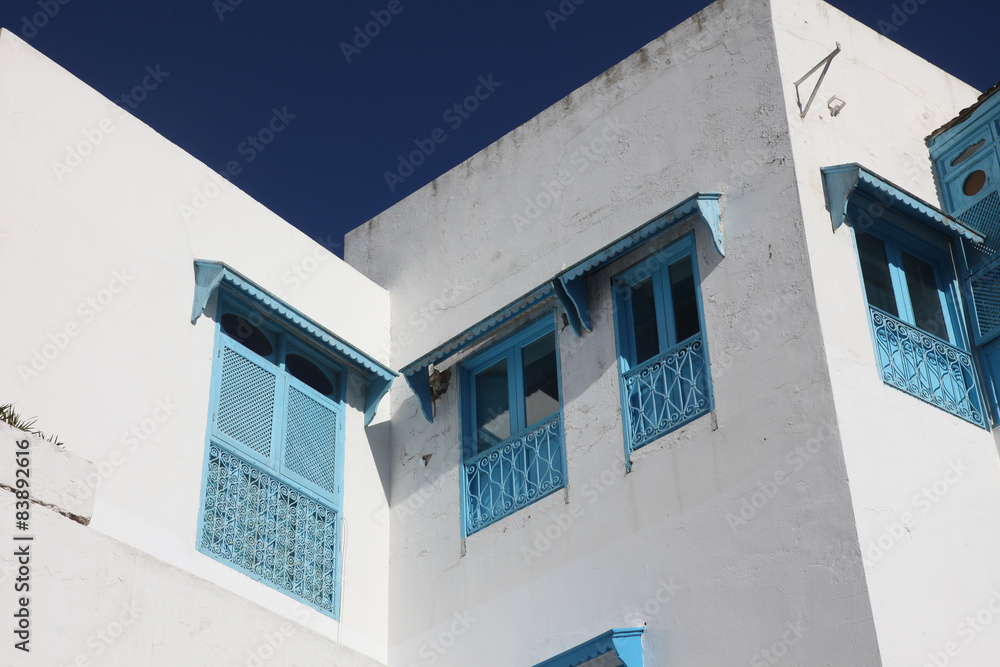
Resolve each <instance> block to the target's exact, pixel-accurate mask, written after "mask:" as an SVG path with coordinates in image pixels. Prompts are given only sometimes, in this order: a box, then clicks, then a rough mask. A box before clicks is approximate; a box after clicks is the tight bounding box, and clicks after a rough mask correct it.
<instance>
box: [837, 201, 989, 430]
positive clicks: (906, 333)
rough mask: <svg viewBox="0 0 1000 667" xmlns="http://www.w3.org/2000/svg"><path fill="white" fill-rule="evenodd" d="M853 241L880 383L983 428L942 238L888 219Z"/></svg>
mask: <svg viewBox="0 0 1000 667" xmlns="http://www.w3.org/2000/svg"><path fill="white" fill-rule="evenodd" d="M852 210H853V209H852ZM894 221H895V222H894ZM854 238H855V243H856V246H857V251H858V260H859V265H860V267H861V276H862V279H863V284H864V292H865V298H866V300H867V302H868V314H869V320H870V324H871V330H872V338H873V341H874V345H875V353H876V362H877V364H878V368H879V374H880V376H881V377H882V380H883V381H884V382H885V383H886V384H888V385H891V386H894V387H896V388H898V389H900V390H902V391H904V392H906V393H908V394H911V395H912V396H915V397H916V398H919V399H921V400H923V401H926V402H928V403H930V404H932V405H935V406H937V407H939V408H941V409H943V410H946V411H948V412H951V413H952V414H955V415H957V416H959V417H961V418H962V419H965V420H967V421H971V422H973V423H975V424H979V425H980V426H985V412H984V410H983V402H982V397H981V395H980V392H979V387H978V383H977V381H976V371H975V367H974V365H973V361H972V357H971V356H970V354H969V343H968V338H967V336H966V331H965V328H964V321H963V317H962V312H961V310H960V298H959V291H958V284H957V282H956V280H955V271H954V268H953V263H952V258H951V250H950V244H949V242H948V241H947V239H944V238H941V237H938V235H936V234H934V233H932V232H930V231H927V230H921V229H920V228H918V227H916V226H914V225H912V224H909V223H907V222H906V221H904V220H902V219H899V220H896V219H895V216H888V215H886V216H885V217H884V218H883V219H881V220H880V221H879V223H878V224H877V225H875V226H873V227H872V228H871V229H867V230H860V229H855V234H854Z"/></svg>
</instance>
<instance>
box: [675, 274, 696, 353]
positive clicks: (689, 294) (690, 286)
mask: <svg viewBox="0 0 1000 667" xmlns="http://www.w3.org/2000/svg"><path fill="white" fill-rule="evenodd" d="M670 294H671V295H672V296H673V299H674V327H675V328H676V330H677V340H675V341H671V342H672V343H674V344H677V343H679V342H681V341H682V340H687V339H688V338H690V337H691V336H693V335H695V334H696V333H698V331H699V330H700V327H699V326H698V299H697V297H696V296H695V293H694V270H693V268H692V266H691V256H690V255H688V256H687V257H685V258H683V259H681V260H679V261H677V262H674V263H673V264H671V265H670Z"/></svg>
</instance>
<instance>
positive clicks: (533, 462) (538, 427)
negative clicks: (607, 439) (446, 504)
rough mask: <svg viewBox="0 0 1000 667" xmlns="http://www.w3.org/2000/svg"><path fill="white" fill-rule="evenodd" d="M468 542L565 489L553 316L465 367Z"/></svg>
mask: <svg viewBox="0 0 1000 667" xmlns="http://www.w3.org/2000/svg"><path fill="white" fill-rule="evenodd" d="M459 382H460V386H461V394H462V396H461V400H462V510H463V511H462V518H463V520H462V530H463V535H471V534H472V533H474V532H476V531H477V530H480V529H482V528H485V527H486V526H488V525H490V524H491V523H493V522H495V521H497V520H499V519H501V518H503V517H505V516H507V515H508V514H512V513H514V512H516V511H517V510H519V509H521V508H523V507H526V506H528V505H530V504H531V503H533V502H535V501H536V500H538V499H540V498H542V497H544V496H547V495H548V494H550V493H552V492H553V491H556V490H558V489H561V488H563V487H564V486H565V485H566V473H565V470H566V448H565V444H564V441H563V426H562V398H561V397H562V392H561V390H560V380H559V353H558V342H557V339H556V332H555V320H554V313H553V314H550V315H548V316H546V317H543V318H541V319H539V320H537V321H535V322H533V323H531V324H529V325H527V326H525V327H523V328H521V329H520V330H519V331H518V332H516V333H515V334H513V335H512V336H510V337H508V338H506V339H504V340H503V341H500V342H499V343H496V344H494V345H492V346H490V347H489V349H487V350H485V351H483V352H480V353H479V354H477V355H475V356H474V357H472V358H470V359H469V360H467V361H466V362H464V363H463V364H462V366H461V376H460V380H459Z"/></svg>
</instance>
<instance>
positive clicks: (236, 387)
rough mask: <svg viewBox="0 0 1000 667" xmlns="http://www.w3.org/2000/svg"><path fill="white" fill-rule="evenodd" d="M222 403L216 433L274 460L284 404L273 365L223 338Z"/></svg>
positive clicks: (220, 392)
mask: <svg viewBox="0 0 1000 667" xmlns="http://www.w3.org/2000/svg"><path fill="white" fill-rule="evenodd" d="M220 339H221V343H220V345H219V352H218V353H219V355H220V357H221V358H220V359H219V360H218V362H219V363H218V364H217V367H218V368H219V371H218V372H219V377H218V379H217V382H218V385H217V386H218V388H219V390H218V402H217V404H216V407H215V420H214V427H213V431H214V433H215V435H217V436H221V437H223V438H224V439H225V441H227V442H229V443H231V444H236V445H240V446H241V447H243V448H246V449H248V450H250V451H251V452H254V453H256V454H257V455H258V456H259V457H260V458H261V459H263V460H264V461H265V462H267V461H269V460H270V458H271V453H272V450H273V443H274V441H275V438H274V435H275V430H276V422H277V420H276V418H275V416H276V414H277V412H278V409H277V408H278V406H279V403H280V395H279V391H278V377H277V374H276V372H275V370H273V367H272V366H271V364H270V363H269V362H267V361H265V360H264V359H262V358H261V357H259V356H257V355H256V354H254V353H253V352H251V351H250V350H248V349H246V348H245V347H243V346H242V345H240V344H239V343H236V342H234V341H232V340H231V339H229V338H228V337H226V336H220Z"/></svg>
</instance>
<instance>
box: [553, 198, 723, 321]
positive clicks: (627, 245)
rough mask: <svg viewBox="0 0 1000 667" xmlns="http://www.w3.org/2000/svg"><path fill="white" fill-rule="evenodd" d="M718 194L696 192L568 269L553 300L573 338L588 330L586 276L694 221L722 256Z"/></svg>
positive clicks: (559, 278) (557, 282) (557, 280)
mask: <svg viewBox="0 0 1000 667" xmlns="http://www.w3.org/2000/svg"><path fill="white" fill-rule="evenodd" d="M721 199H722V194H721V193H718V192H707V193H703V192H699V193H697V194H695V195H692V196H691V197H688V198H687V199H685V200H684V201H682V202H681V203H680V204H678V205H677V206H674V207H673V208H671V209H669V210H667V211H665V212H664V213H662V214H660V215H658V216H657V217H656V218H654V219H653V220H651V221H650V222H647V223H646V224H644V225H642V226H641V227H639V228H638V229H636V230H635V231H633V232H631V233H629V234H626V235H625V236H623V237H621V238H619V239H617V240H615V241H612V242H611V243H609V244H608V245H606V246H604V247H603V248H601V249H600V250H598V251H597V252H595V253H593V254H591V255H590V256H588V257H587V258H585V259H583V260H582V261H580V262H577V263H576V264H574V265H573V266H571V267H569V268H568V269H566V270H565V271H563V272H562V273H560V274H559V275H558V276H556V278H555V280H553V286H554V288H555V290H556V296H558V297H559V301H560V302H562V304H563V307H565V309H566V316H567V318H568V319H569V323H570V325H571V326H572V327H573V331H575V332H576V335H578V336H581V335H583V330H584V329H586V330H587V331H590V330H591V322H590V307H589V305H588V304H589V298H588V294H587V276H588V275H589V274H591V273H593V272H594V271H598V270H600V269H602V268H604V267H605V266H607V265H608V264H610V263H611V262H613V261H615V260H616V259H618V258H619V257H621V256H622V255H624V254H625V253H627V252H631V251H632V250H635V249H636V248H637V247H639V246H641V245H642V244H644V243H646V242H648V241H650V240H651V239H653V238H655V237H656V236H658V235H660V234H662V233H663V232H665V231H667V230H668V229H670V228H672V227H675V226H676V225H679V224H680V223H682V222H684V221H685V220H687V219H689V218H691V217H696V218H698V219H700V220H702V221H704V222H705V224H706V225H708V229H709V231H710V232H711V234H712V240H713V241H714V242H715V248H716V249H717V250H718V251H719V254H720V255H722V256H725V254H726V244H725V239H724V238H723V235H722V211H721V209H720V206H719V201H720V200H721Z"/></svg>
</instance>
